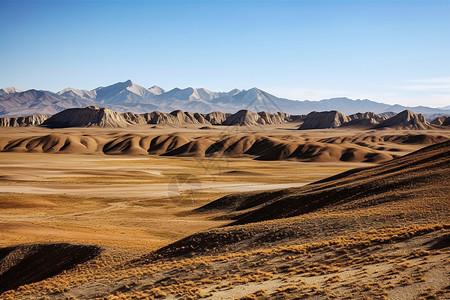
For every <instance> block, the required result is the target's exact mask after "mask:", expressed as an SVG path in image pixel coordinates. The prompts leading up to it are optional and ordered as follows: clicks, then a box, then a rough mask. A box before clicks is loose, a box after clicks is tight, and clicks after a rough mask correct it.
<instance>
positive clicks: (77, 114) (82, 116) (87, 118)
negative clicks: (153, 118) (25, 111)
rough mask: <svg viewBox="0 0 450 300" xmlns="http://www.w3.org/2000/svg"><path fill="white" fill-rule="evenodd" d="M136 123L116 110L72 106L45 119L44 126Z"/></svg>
mask: <svg viewBox="0 0 450 300" xmlns="http://www.w3.org/2000/svg"><path fill="white" fill-rule="evenodd" d="M130 125H136V124H135V123H133V122H131V121H128V120H127V119H125V117H124V116H123V115H121V114H119V113H116V112H115V111H112V110H109V109H107V108H100V107H97V106H88V107H85V108H71V109H66V110H63V111H62V112H59V113H57V114H55V115H53V116H52V117H50V118H48V119H47V120H45V122H43V123H42V126H45V127H50V128H62V127H114V128H121V127H127V126H130Z"/></svg>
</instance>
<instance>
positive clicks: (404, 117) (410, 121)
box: [374, 110, 433, 130]
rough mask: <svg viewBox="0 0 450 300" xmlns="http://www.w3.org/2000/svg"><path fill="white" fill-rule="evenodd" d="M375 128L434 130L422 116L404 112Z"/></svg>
mask: <svg viewBox="0 0 450 300" xmlns="http://www.w3.org/2000/svg"><path fill="white" fill-rule="evenodd" d="M374 128H378V129H380V128H394V129H416V130H418V129H430V128H433V127H432V126H431V125H430V123H428V122H427V120H425V118H424V116H423V115H421V114H418V115H416V114H415V113H413V112H412V111H409V110H404V111H402V112H401V113H398V114H397V115H395V116H393V117H391V118H389V119H387V120H384V121H383V122H381V123H380V124H378V125H376V126H375V127H374Z"/></svg>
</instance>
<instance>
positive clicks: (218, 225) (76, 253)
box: [0, 107, 450, 299]
mask: <svg viewBox="0 0 450 300" xmlns="http://www.w3.org/2000/svg"><path fill="white" fill-rule="evenodd" d="M86 111H87V114H88V115H87V116H86ZM62 113H65V114H67V111H63V112H62ZM62 113H60V114H62ZM72 113H73V112H72ZM72 113H71V114H72ZM76 113H77V114H78V115H77V117H76V118H73V120H72V121H74V120H77V122H79V121H80V120H82V122H83V124H78V123H75V124H74V123H70V122H72V121H70V120H71V119H70V115H69V117H68V116H67V115H66V116H64V114H63V115H60V114H56V115H54V116H53V117H50V116H45V117H42V118H40V117H30V118H29V119H27V120H25V121H24V120H21V121H20V122H25V123H20V122H18V120H17V119H13V120H12V119H10V118H9V119H3V120H2V121H1V122H2V123H1V124H3V125H2V126H4V127H2V128H0V178H1V180H0V299H153V298H167V299H178V298H180V299H299V298H300V299H302V298H305V299H330V298H336V299H448V298H450V282H449V278H450V257H449V254H450V249H449V245H450V233H449V230H450V222H449V220H450V211H449V207H450V197H449V195H450V178H449V175H448V174H449V171H450V130H449V127H448V126H446V125H445V124H444V122H445V121H446V119H445V118H443V119H441V121H440V123H439V122H438V121H436V122H435V123H431V122H428V121H426V120H425V119H424V118H423V117H421V116H420V115H415V114H413V113H411V112H408V111H406V112H402V113H400V114H397V115H395V114H394V115H392V116H386V117H379V116H377V115H375V114H373V115H370V114H368V115H365V116H363V115H361V116H359V117H358V118H357V117H354V116H352V117H349V116H345V115H342V116H341V115H340V113H339V114H338V112H331V114H330V113H329V112H328V113H326V114H322V115H320V113H316V114H315V115H308V116H309V117H308V116H298V117H293V116H289V115H281V114H256V115H255V113H251V112H248V111H244V112H243V113H240V115H235V116H234V117H233V118H231V117H232V116H233V115H231V114H228V115H220V114H215V115H214V118H215V120H217V119H220V120H221V121H220V122H219V123H220V125H218V124H215V122H212V121H211V120H213V119H214V118H212V117H211V116H210V117H208V118H210V119H209V120H208V119H207V117H205V116H203V115H201V117H202V118H204V119H205V120H206V121H205V122H199V121H198V120H199V119H200V115H198V116H197V117H195V116H194V115H192V116H193V118H194V119H195V120H197V121H193V120H192V119H189V120H191V121H189V120H187V119H186V118H188V117H189V114H186V113H183V112H181V113H180V112H177V113H175V114H171V116H169V114H164V115H163V114H162V113H161V114H160V115H157V116H156V117H155V115H152V117H149V116H147V117H145V116H144V115H142V116H141V117H138V116H139V115H131V114H117V113H114V112H112V111H106V112H105V110H103V112H101V109H99V108H96V107H91V108H85V109H78V110H77V111H76ZM80 114H81V115H82V116H83V117H80ZM102 114H103V115H102ZM317 114H319V115H317ZM99 115H101V116H102V117H101V118H100V119H99ZM61 116H63V117H61ZM186 116H188V117H186ZM145 118H147V119H145ZM152 118H153V119H152ZM154 118H157V119H158V120H165V121H161V122H157V121H155V119H154ZM230 118H231V119H230ZM227 119H228V120H229V122H230V124H228V125H227V124H225V123H224V122H226V120H227ZM33 120H34V121H33ZM36 120H37V121H38V123H39V124H35V122H37V121H36ZM52 120H53V121H52ZM55 120H56V121H55ZM68 120H69V121H70V122H69V121H68ZM151 120H153V121H151ZM177 120H178V121H177ZM261 120H266V121H264V122H265V123H264V122H263V121H261ZM267 120H269V121H267ZM317 120H319V121H320V122H318V121H317ZM45 122H47V123H45ZM52 122H53V123H52ZM55 122H56V123H55ZM62 122H69V123H67V124H66V123H64V124H63V123H62ZM152 122H153V123H152ZM19 123H20V124H23V125H20V124H19ZM11 124H12V125H11ZM14 124H16V125H14ZM46 124H47V125H46ZM52 124H53V125H52ZM54 124H57V125H54ZM58 124H59V125H58ZM61 124H63V125H64V126H62V125H61ZM114 124H115V125H120V126H114ZM330 124H331V126H330ZM36 125H43V126H36ZM229 125H234V126H229ZM302 126H303V128H302ZM330 127H335V128H330ZM298 129H300V130H298Z"/></svg>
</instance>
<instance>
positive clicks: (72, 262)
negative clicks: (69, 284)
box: [0, 243, 101, 294]
mask: <svg viewBox="0 0 450 300" xmlns="http://www.w3.org/2000/svg"><path fill="white" fill-rule="evenodd" d="M100 252H101V249H100V248H98V247H96V246H85V245H71V244H65V243H61V244H35V245H21V246H15V247H7V248H0V294H1V293H3V292H4V291H7V290H11V289H16V288H18V287H19V286H21V285H24V284H29V283H33V282H37V281H41V280H44V279H46V278H49V277H52V276H55V275H57V274H59V273H61V272H63V271H67V270H69V269H71V268H73V267H74V266H76V265H78V264H81V263H84V262H86V261H88V260H90V259H92V258H94V257H95V256H97V255H98V254H99V253H100Z"/></svg>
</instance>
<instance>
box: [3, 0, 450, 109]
mask: <svg viewBox="0 0 450 300" xmlns="http://www.w3.org/2000/svg"><path fill="white" fill-rule="evenodd" d="M449 16H450V1H95V2H92V1H37V0H35V1H20V0H19V1H17V0H16V1H4V0H0V87H5V86H15V87H17V88H19V89H22V90H25V89H30V88H37V89H45V90H51V91H58V90H61V89H63V88H65V87H69V86H70V87H73V88H85V89H93V88H95V87H98V86H101V85H109V84H112V83H115V82H118V81H125V80H127V79H131V80H133V81H135V82H136V83H138V84H140V85H143V86H145V87H150V86H152V85H159V86H161V87H163V88H165V89H171V88H173V87H181V88H183V87H188V86H193V87H205V88H207V89H210V90H215V91H226V90H230V89H232V88H235V87H237V88H241V89H247V88H251V87H254V86H256V87H259V88H261V89H263V90H266V91H269V92H271V93H273V94H275V95H277V96H283V97H288V98H291V99H299V100H303V99H310V100H319V99H323V98H329V97H337V96H348V97H351V98H369V99H372V100H376V101H381V102H386V103H401V104H408V105H419V104H423V105H427V106H444V105H450V17H449Z"/></svg>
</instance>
